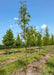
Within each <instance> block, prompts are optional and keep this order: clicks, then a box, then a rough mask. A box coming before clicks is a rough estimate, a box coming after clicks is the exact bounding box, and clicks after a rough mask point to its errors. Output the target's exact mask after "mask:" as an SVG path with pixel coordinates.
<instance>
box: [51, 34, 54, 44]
mask: <svg viewBox="0 0 54 75" xmlns="http://www.w3.org/2000/svg"><path fill="white" fill-rule="evenodd" d="M53 44H54V35H53V34H52V35H51V45H53Z"/></svg>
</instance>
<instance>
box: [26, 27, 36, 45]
mask: <svg viewBox="0 0 54 75" xmlns="http://www.w3.org/2000/svg"><path fill="white" fill-rule="evenodd" d="M36 34H37V32H36V29H34V28H33V27H32V26H31V27H30V28H29V29H28V31H27V33H26V40H27V45H30V46H33V45H35V44H36Z"/></svg>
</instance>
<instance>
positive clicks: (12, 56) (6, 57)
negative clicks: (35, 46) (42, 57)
mask: <svg viewBox="0 0 54 75" xmlns="http://www.w3.org/2000/svg"><path fill="white" fill-rule="evenodd" d="M23 55H25V53H17V54H13V55H8V56H4V57H0V62H3V61H6V60H9V59H13V58H16V57H22V56H23Z"/></svg>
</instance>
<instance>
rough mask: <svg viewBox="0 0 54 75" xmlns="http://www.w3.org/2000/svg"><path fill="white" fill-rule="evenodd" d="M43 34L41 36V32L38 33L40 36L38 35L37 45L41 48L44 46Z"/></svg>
mask: <svg viewBox="0 0 54 75" xmlns="http://www.w3.org/2000/svg"><path fill="white" fill-rule="evenodd" d="M41 38H42V34H41V32H38V34H37V45H38V46H39V47H41V45H42V39H41Z"/></svg>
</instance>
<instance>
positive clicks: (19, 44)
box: [15, 34, 22, 47]
mask: <svg viewBox="0 0 54 75" xmlns="http://www.w3.org/2000/svg"><path fill="white" fill-rule="evenodd" d="M15 44H16V46H17V47H21V45H22V40H21V39H20V36H19V34H18V36H17V39H16V41H15Z"/></svg>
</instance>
